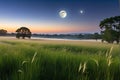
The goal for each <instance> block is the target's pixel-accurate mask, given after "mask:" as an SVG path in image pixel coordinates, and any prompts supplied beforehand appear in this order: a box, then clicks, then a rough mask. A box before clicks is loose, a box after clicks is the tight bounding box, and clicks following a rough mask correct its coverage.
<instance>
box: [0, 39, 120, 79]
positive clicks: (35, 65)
mask: <svg viewBox="0 0 120 80" xmlns="http://www.w3.org/2000/svg"><path fill="white" fill-rule="evenodd" d="M119 48H120V47H119V45H112V44H101V43H94V44H93V43H90V42H87V43H86V42H78V43H76V42H73V43H71V42H68V43H67V42H62V41H61V42H60V41H58V42H55V41H26V40H12V41H8V40H0V80H120V58H119V57H120V49H119Z"/></svg>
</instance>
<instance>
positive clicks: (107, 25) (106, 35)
mask: <svg viewBox="0 0 120 80" xmlns="http://www.w3.org/2000/svg"><path fill="white" fill-rule="evenodd" d="M100 28H101V30H102V31H101V34H102V39H103V41H104V40H105V41H107V42H108V43H113V42H114V41H116V42H117V43H119V42H120V16H115V17H110V18H106V19H104V20H103V21H101V22H100Z"/></svg>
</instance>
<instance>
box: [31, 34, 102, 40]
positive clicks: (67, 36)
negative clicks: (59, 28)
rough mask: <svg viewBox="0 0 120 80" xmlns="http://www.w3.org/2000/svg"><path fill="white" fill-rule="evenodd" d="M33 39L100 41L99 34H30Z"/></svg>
mask: <svg viewBox="0 0 120 80" xmlns="http://www.w3.org/2000/svg"><path fill="white" fill-rule="evenodd" d="M32 36H33V37H42V38H62V39H96V40H97V39H101V35H100V34H99V33H97V35H96V33H94V34H90V33H88V34H82V33H79V34H78V33H76V34H32Z"/></svg>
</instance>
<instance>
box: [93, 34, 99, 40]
mask: <svg viewBox="0 0 120 80" xmlns="http://www.w3.org/2000/svg"><path fill="white" fill-rule="evenodd" d="M99 38H100V35H99V33H97V32H96V33H94V39H96V41H97V40H98V39H99Z"/></svg>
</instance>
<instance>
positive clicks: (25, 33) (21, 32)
mask: <svg viewBox="0 0 120 80" xmlns="http://www.w3.org/2000/svg"><path fill="white" fill-rule="evenodd" d="M16 32H17V34H16V38H20V37H22V38H23V39H24V38H25V37H28V38H31V31H30V29H28V28H27V27H20V28H18V29H17V30H16Z"/></svg>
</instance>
